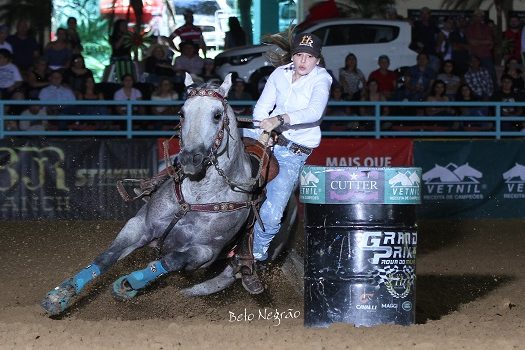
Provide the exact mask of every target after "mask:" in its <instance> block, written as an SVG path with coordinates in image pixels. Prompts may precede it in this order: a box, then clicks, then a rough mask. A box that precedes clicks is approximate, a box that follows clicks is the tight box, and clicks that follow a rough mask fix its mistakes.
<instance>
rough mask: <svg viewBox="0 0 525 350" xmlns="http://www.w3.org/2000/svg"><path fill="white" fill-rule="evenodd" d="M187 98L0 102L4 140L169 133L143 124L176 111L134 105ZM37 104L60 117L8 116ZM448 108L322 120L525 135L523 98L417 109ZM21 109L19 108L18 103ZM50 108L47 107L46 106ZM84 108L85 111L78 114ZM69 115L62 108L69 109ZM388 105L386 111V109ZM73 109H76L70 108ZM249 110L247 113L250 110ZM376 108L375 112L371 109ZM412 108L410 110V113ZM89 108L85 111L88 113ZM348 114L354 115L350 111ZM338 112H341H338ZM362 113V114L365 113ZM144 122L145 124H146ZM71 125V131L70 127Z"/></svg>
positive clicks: (375, 134)
mask: <svg viewBox="0 0 525 350" xmlns="http://www.w3.org/2000/svg"><path fill="white" fill-rule="evenodd" d="M183 103H184V101H183V100H178V101H107V100H104V101H102V100H100V101H67V102H66V101H27V100H0V139H2V138H6V137H22V136H46V137H47V136H57V137H63V136H68V137H70V136H88V137H93V136H113V137H115V136H116V137H126V138H133V137H140V136H171V135H172V134H173V130H161V129H157V130H144V129H143V128H142V127H143V125H144V124H152V125H153V124H155V123H156V124H155V125H159V124H162V123H166V122H167V123H168V124H169V123H170V122H171V124H176V123H177V121H178V120H179V117H178V116H177V115H173V116H164V115H161V116H159V115H152V114H147V113H141V114H139V113H138V112H137V111H136V109H137V107H142V108H143V109H148V108H151V107H157V106H176V107H180V106H182V104H183ZM229 103H230V105H232V107H233V108H234V109H235V110H236V111H237V112H238V113H239V114H240V115H239V116H242V117H250V115H249V114H243V113H249V111H250V110H251V108H252V107H253V105H254V104H255V101H229ZM31 105H38V106H41V107H42V108H45V107H48V106H54V107H59V108H61V109H62V111H63V112H62V113H60V114H59V115H44V116H40V115H37V116H20V115H10V112H9V111H8V110H9V109H10V108H11V109H12V108H13V106H22V107H24V106H25V107H29V106H31ZM101 106H104V107H107V108H108V109H112V108H115V107H122V108H124V107H125V109H126V112H125V113H124V114H122V115H116V114H112V113H106V114H103V115H95V114H89V111H90V109H91V108H93V109H95V108H100V107H101ZM365 107H366V108H367V109H369V110H370V111H369V113H368V114H369V115H368V116H363V115H356V114H354V112H352V111H357V110H359V109H360V108H365ZM432 107H438V108H440V107H444V104H443V103H436V102H392V101H384V102H332V101H331V102H329V104H328V107H327V110H329V111H330V113H329V115H327V116H325V117H324V119H323V124H322V125H321V128H322V130H323V135H324V136H332V137H369V138H377V139H379V138H385V137H414V138H421V137H431V138H440V137H448V138H450V137H453V138H495V139H501V138H516V137H525V116H522V115H512V116H509V115H505V114H506V113H504V112H505V111H507V110H521V109H523V111H524V112H525V102H448V103H446V107H448V108H451V109H455V110H458V111H459V110H461V108H472V109H477V110H479V109H484V110H485V111H486V115H482V116H479V115H466V116H465V115H434V116H428V115H419V114H420V113H418V111H419V112H420V111H422V110H424V109H425V108H432ZM19 108H20V107H19ZM48 108H49V107H48ZM79 108H82V109H83V112H81V113H80V112H78V111H77V112H74V110H75V109H77V110H78V109H79ZM68 109H69V112H68V113H65V112H64V111H66V110H68ZM387 109H388V113H387V112H386V110H387ZM72 111H73V112H72ZM247 111H248V112H247ZM371 111H372V112H371ZM407 111H408V112H410V113H407ZM86 112H87V113H86ZM348 112H350V113H348ZM339 113H340V114H339ZM361 114H362V113H361ZM44 120H45V121H48V122H52V123H55V124H58V125H59V126H58V127H56V128H55V129H54V130H49V129H48V130H18V129H17V126H16V125H18V123H19V122H20V121H44ZM85 122H97V123H106V124H108V123H120V128H119V129H118V130H113V129H111V128H110V129H109V130H106V129H104V130H99V129H95V130H74V128H71V125H73V124H75V123H77V124H79V123H85ZM145 122H146V123H145ZM72 129H73V130H72Z"/></svg>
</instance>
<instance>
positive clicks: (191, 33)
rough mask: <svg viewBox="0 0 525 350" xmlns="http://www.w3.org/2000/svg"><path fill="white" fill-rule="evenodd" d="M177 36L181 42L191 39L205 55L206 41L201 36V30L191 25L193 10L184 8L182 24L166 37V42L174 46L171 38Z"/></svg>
mask: <svg viewBox="0 0 525 350" xmlns="http://www.w3.org/2000/svg"><path fill="white" fill-rule="evenodd" d="M176 37H179V38H180V40H181V42H185V41H192V42H193V43H195V44H196V45H198V46H199V48H200V49H201V50H202V53H203V55H204V57H206V43H205V42H204V37H203V36H202V30H201V29H200V28H199V27H197V26H195V25H193V12H192V11H190V10H186V11H185V12H184V24H183V25H182V26H180V27H179V28H177V29H175V31H174V32H173V33H171V35H170V36H169V38H168V44H169V45H170V46H171V47H172V48H174V49H176V48H175V45H174V44H173V39H175V38H176Z"/></svg>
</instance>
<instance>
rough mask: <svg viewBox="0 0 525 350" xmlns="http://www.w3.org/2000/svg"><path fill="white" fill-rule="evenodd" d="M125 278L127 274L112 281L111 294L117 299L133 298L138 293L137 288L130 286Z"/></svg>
mask: <svg viewBox="0 0 525 350" xmlns="http://www.w3.org/2000/svg"><path fill="white" fill-rule="evenodd" d="M126 278H127V276H122V277H119V278H118V279H117V280H116V281H115V282H113V288H112V294H113V297H114V298H115V299H117V300H129V299H132V298H134V297H135V296H136V295H137V293H138V290H135V289H133V288H131V285H130V284H129V282H128V280H127V279H126Z"/></svg>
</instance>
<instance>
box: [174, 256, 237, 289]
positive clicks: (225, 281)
mask: <svg viewBox="0 0 525 350" xmlns="http://www.w3.org/2000/svg"><path fill="white" fill-rule="evenodd" d="M233 282H235V273H234V271H233V267H232V265H231V264H228V265H227V266H226V268H225V269H224V270H223V271H222V272H221V273H220V274H219V275H217V276H215V277H213V278H211V279H209V280H207V281H204V282H202V283H199V284H196V285H194V286H192V287H189V288H185V289H183V290H182V293H183V294H185V295H186V296H189V297H197V296H202V295H209V294H213V293H217V292H220V291H221V290H223V289H226V288H227V287H229V286H231V285H232V284H233Z"/></svg>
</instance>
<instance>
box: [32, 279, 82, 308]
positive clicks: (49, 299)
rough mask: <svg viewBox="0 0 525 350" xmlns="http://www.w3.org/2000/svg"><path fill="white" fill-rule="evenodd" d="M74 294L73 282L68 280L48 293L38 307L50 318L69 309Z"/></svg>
mask: <svg viewBox="0 0 525 350" xmlns="http://www.w3.org/2000/svg"><path fill="white" fill-rule="evenodd" d="M76 294H77V293H76V291H75V285H74V284H73V280H72V279H68V280H65V281H64V282H62V283H61V284H60V285H59V286H58V287H55V289H53V290H52V291H50V292H48V293H47V295H46V297H45V298H44V299H43V300H42V302H41V303H40V305H41V306H42V307H43V308H44V310H46V312H47V313H48V314H49V315H50V316H55V315H58V314H60V313H62V312H64V311H65V310H66V309H67V308H68V307H69V304H70V302H71V298H73V297H74V296H75V295H76Z"/></svg>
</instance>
